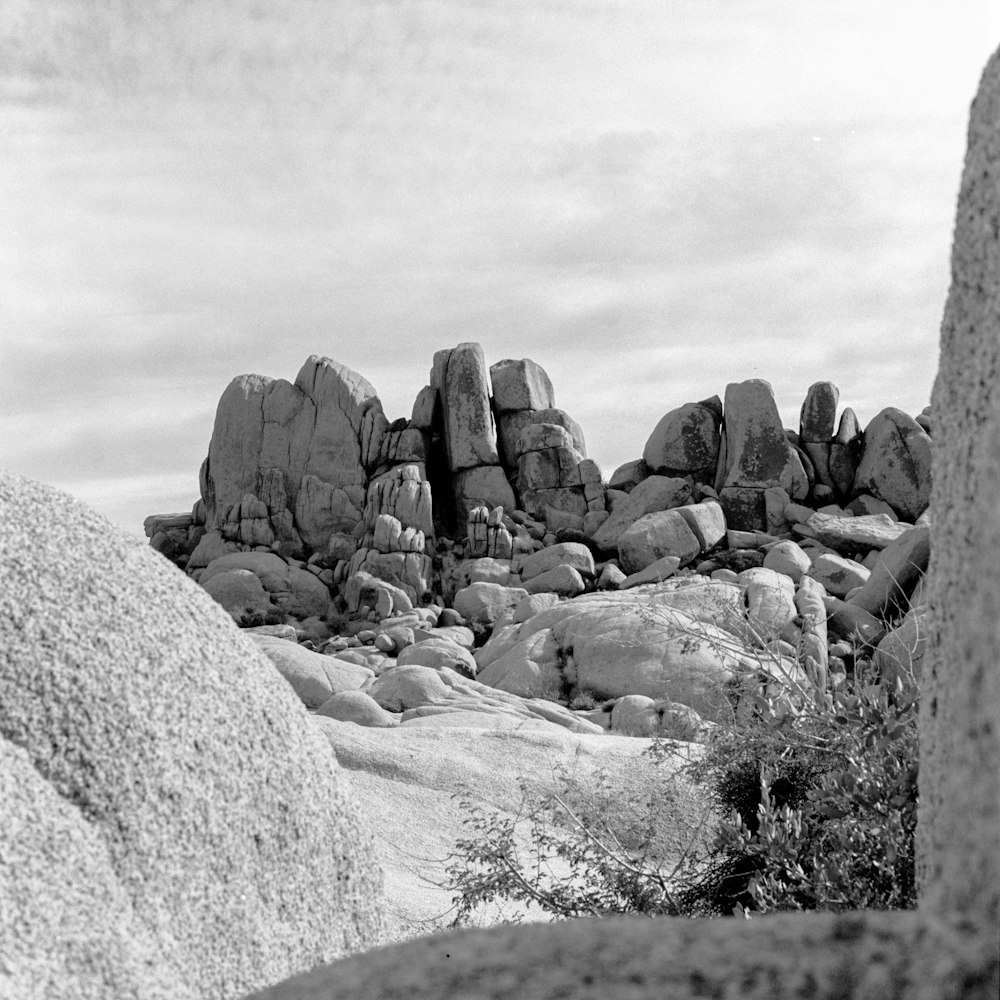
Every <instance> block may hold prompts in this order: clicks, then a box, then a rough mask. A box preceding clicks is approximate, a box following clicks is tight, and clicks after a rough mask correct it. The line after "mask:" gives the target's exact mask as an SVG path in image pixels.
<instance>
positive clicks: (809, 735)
mask: <svg viewBox="0 0 1000 1000" xmlns="http://www.w3.org/2000/svg"><path fill="white" fill-rule="evenodd" d="M872 680H873V679H872V678H870V677H866V676H864V674H863V673H862V674H859V675H858V676H855V677H853V678H851V679H850V680H848V681H847V682H846V683H845V684H843V685H842V686H841V687H839V688H838V689H836V690H835V691H834V692H832V696H831V698H830V699H829V702H828V703H827V704H826V705H824V706H822V707H820V708H811V709H809V710H807V711H804V712H801V713H799V714H796V715H792V716H789V715H788V714H784V713H782V714H779V713H776V712H774V711H773V710H772V704H771V703H770V702H765V703H764V704H763V705H762V706H761V711H760V712H759V714H758V715H757V716H756V717H754V718H753V719H752V720H750V721H748V722H746V723H745V724H743V725H734V726H732V727H721V728H720V729H719V730H718V731H716V733H715V734H714V737H713V739H712V741H711V743H710V744H709V746H708V749H707V752H706V754H705V756H704V758H703V759H702V760H701V761H699V762H697V763H696V764H694V765H693V767H692V773H693V775H694V776H695V777H696V778H698V779H700V780H701V781H702V782H703V783H704V785H705V786H706V787H707V789H708V790H709V794H710V795H711V796H712V798H713V801H714V803H715V804H716V806H717V807H718V808H719V810H720V811H721V812H722V813H723V815H724V816H725V817H726V818H725V819H724V821H723V822H722V823H721V824H720V827H719V830H718V836H717V839H716V844H715V846H714V849H713V851H712V852H711V854H710V856H709V857H708V858H706V859H705V866H704V868H703V869H702V871H701V873H700V874H699V876H698V878H696V880H695V882H694V884H693V885H691V886H689V887H688V888H687V890H686V891H685V893H684V897H683V898H684V901H685V905H687V906H689V907H690V908H691V909H692V910H693V911H697V912H706V913H729V912H733V911H734V910H735V911H736V912H743V913H747V912H750V911H758V912H769V911H774V910H853V909H867V908H877V909H906V908H910V907H913V906H914V905H915V903H916V886H915V877H914V871H915V869H914V833H915V830H916V806H917V718H916V715H917V713H916V696H915V693H912V692H911V693H908V694H904V693H903V692H902V691H901V690H899V689H895V690H893V691H889V690H888V689H887V688H886V687H885V686H884V685H882V684H879V683H872V682H871V681H872Z"/></svg>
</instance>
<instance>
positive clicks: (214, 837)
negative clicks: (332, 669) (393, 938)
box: [0, 474, 382, 1000]
mask: <svg viewBox="0 0 1000 1000" xmlns="http://www.w3.org/2000/svg"><path fill="white" fill-rule="evenodd" d="M0 511H2V517H0V566H2V570H3V576H4V580H5V581H6V585H5V587H4V589H3V593H2V594H0V649H2V653H0V755H2V759H3V761H4V764H3V771H4V777H3V779H2V782H0V783H2V784H3V787H4V788H5V789H8V790H10V791H11V796H10V797H9V798H8V796H7V794H6V793H5V794H4V797H3V801H4V822H3V823H2V824H0V898H2V900H3V905H2V906H0V939H2V940H3V963H2V968H0V992H3V993H4V994H5V995H9V996H17V997H19V998H25V1000H31V998H35V997H37V998H39V1000H41V998H42V997H53V996H60V997H102V998H104V997H107V996H108V995H110V993H114V995H116V996H118V995H122V996H126V995H135V996H140V997H146V996H161V995H165V994H169V995H174V996H182V997H183V996H190V997H204V996H212V997H219V998H225V997H231V998H234V1000H235V998H236V997H240V996H243V995H244V994H245V993H246V992H247V991H249V990H252V989H256V988H260V987H263V986H265V985H267V984H269V983H273V982H275V981H276V980H277V979H279V978H282V977H284V976H287V975H290V974H292V973H294V972H297V971H302V970H304V969H307V968H312V967H313V966H315V965H316V964H317V963H318V962H321V961H324V960H326V959H328V958H334V957H337V956H340V955H343V954H345V953H348V952H350V951H353V950H355V949H358V948H363V947H368V946H371V945H373V944H376V943H378V942H379V941H380V940H381V934H382V930H381V917H380V912H381V898H382V889H381V876H380V873H379V872H378V870H377V868H375V867H374V866H373V864H372V862H371V860H370V857H371V833H370V831H369V829H368V827H367V826H366V825H365V823H364V822H362V820H361V818H360V815H359V813H358V810H357V807H356V805H355V803H354V802H353V800H352V798H351V794H350V790H349V788H348V787H347V785H346V783H345V781H344V779H343V777H342V775H341V773H340V772H339V770H338V768H337V766H336V761H335V759H334V757H333V755H332V754H331V752H330V750H329V747H328V746H327V745H325V744H324V742H323V741H321V740H319V739H318V738H317V737H316V734H315V733H313V732H311V731H310V730H309V728H308V726H307V725H306V719H307V716H306V715H305V713H304V711H303V709H302V707H301V705H300V704H299V703H298V701H297V700H296V698H295V697H294V696H293V694H292V691H291V688H290V687H289V686H288V684H287V683H286V682H285V681H284V680H282V678H281V677H280V676H279V674H278V673H277V672H276V671H275V670H274V668H273V667H272V666H271V663H270V662H269V661H268V660H267V659H265V658H264V657H263V656H262V655H261V654H260V652H259V651H258V650H257V648H256V647H255V646H254V644H253V643H252V642H251V641H250V639H249V638H247V636H246V635H244V634H242V633H241V632H240V631H239V630H238V629H237V628H236V627H235V626H234V625H233V623H232V620H231V619H230V618H229V617H228V616H227V615H226V614H225V613H224V612H223V611H222V610H221V609H220V608H219V606H218V605H217V604H216V603H215V602H214V601H212V600H211V599H210V598H209V597H208V596H207V595H206V594H205V592H204V591H203V590H202V589H201V588H199V587H197V586H195V585H194V584H193V583H192V582H191V581H190V580H187V579H185V577H184V576H183V574H180V573H178V572H177V571H176V570H175V569H174V568H173V567H171V566H170V565H169V564H167V562H166V561H165V560H163V559H162V558H160V557H159V556H157V555H156V554H155V553H153V552H151V551H150V550H149V549H148V548H144V547H142V546H140V545H138V544H137V543H136V542H135V541H133V540H132V539H131V538H130V537H129V536H127V535H126V534H125V533H124V532H121V531H119V530H118V529H117V528H115V527H114V526H113V525H111V524H110V523H109V522H107V521H105V520H104V519H103V518H100V517H99V516H98V515H96V514H94V513H92V512H91V511H89V510H87V509H86V508H85V507H83V506H82V505H81V504H79V503H78V502H77V501H75V500H72V499H71V498H70V497H68V496H65V495H64V494H61V493H59V492H57V491H55V490H53V489H50V488H48V487H43V486H41V485H39V484H37V483H33V482H31V481H29V480H26V479H22V478H19V477H17V476H13V475H10V474H5V475H3V476H2V478H0ZM279 561H280V560H279ZM28 796H30V801H29V799H28ZM50 806H51V807H52V808H51V809H50V808H49V807H50ZM42 809H44V810H45V811H46V815H47V819H45V820H44V821H39V822H37V824H36V823H34V822H33V821H32V817H33V816H36V815H37V813H38V810H42ZM11 838H13V839H11ZM59 877H65V879H66V881H65V883H64V884H63V885H62V886H60V887H59V890H58V892H57V891H56V890H55V889H54V886H53V879H55V878H59ZM77 879H86V880H87V881H86V882H83V883H80V882H77ZM54 896H58V898H59V900H60V902H59V903H58V904H56V903H55V902H53V904H52V909H51V910H48V909H46V906H47V903H46V901H47V900H48V901H50V902H52V901H53V897H54ZM161 977H162V979H161ZM153 978H156V979H157V980H158V981H159V982H162V987H161V985H159V982H158V983H152V984H150V980H151V979H153ZM147 989H148V992H147Z"/></svg>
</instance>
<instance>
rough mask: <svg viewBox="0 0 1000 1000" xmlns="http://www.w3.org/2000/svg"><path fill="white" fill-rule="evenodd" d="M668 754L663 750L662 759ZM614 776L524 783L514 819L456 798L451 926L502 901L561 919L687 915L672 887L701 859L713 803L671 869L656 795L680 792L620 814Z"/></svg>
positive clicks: (449, 868)
mask: <svg viewBox="0 0 1000 1000" xmlns="http://www.w3.org/2000/svg"><path fill="white" fill-rule="evenodd" d="M669 752H670V751H669V750H668V749H667V748H665V747H664V748H662V749H661V755H662V756H661V758H660V759H661V760H665V759H666V756H667V755H668V754H669ZM613 782H614V778H613V776H609V775H608V774H606V773H600V774H598V775H596V776H594V777H592V778H590V779H589V780H587V781H586V782H584V781H582V780H581V779H579V778H577V777H575V776H573V775H571V774H569V773H567V772H565V771H562V772H560V773H559V774H558V781H557V785H558V787H559V790H558V791H553V792H548V793H537V792H535V791H533V790H532V789H530V788H529V787H528V786H527V784H526V783H523V782H522V784H521V809H520V812H519V813H518V814H517V815H516V816H509V815H504V814H501V813H497V812H496V811H495V810H492V809H489V808H487V807H484V806H482V805H480V804H479V803H477V802H475V801H474V800H473V799H472V797H471V796H470V795H469V794H467V793H460V794H458V795H456V796H455V798H456V801H457V803H458V805H459V807H460V809H461V810H462V811H463V813H464V814H465V817H464V826H465V831H466V833H465V836H464V837H462V838H460V839H459V841H458V842H457V843H456V845H455V847H454V850H453V851H452V853H451V854H450V856H449V858H448V860H447V862H446V866H445V868H446V872H447V877H448V881H447V886H448V888H450V889H451V890H452V892H453V903H454V919H453V921H452V924H453V926H460V925H462V924H465V923H467V922H468V921H470V920H471V919H472V918H473V915H474V913H475V911H476V910H477V909H478V907H479V906H480V905H481V904H484V903H494V902H498V901H501V900H512V901H515V902H517V903H521V904H529V905H533V906H534V907H537V908H539V909H541V910H542V911H544V912H546V913H548V914H550V915H552V916H554V917H557V918H565V917H582V916H606V915H609V914H614V913H641V914H646V915H649V916H655V915H658V914H679V913H681V912H682V911H681V909H680V907H679V905H678V903H677V900H676V899H675V896H674V887H675V885H676V884H678V883H683V882H685V881H686V880H687V879H688V878H689V877H690V876H689V872H690V871H691V870H692V869H693V867H694V866H696V865H697V863H698V857H699V854H700V849H699V847H698V845H699V843H700V842H702V841H703V840H704V830H703V826H704V822H705V818H706V816H707V813H708V810H707V809H706V810H705V814H706V815H705V816H702V817H700V818H699V820H698V821H697V822H696V823H694V824H693V825H692V826H691V827H690V828H689V829H688V830H686V831H684V833H685V835H686V838H687V839H686V842H685V845H684V847H683V849H682V850H681V852H680V857H679V858H678V859H677V860H675V861H674V863H673V864H672V865H671V867H670V869H669V870H665V869H664V868H663V867H662V862H661V855H662V853H663V852H662V848H661V847H660V846H659V845H658V844H657V830H656V827H655V816H656V815H657V808H656V801H655V800H657V799H659V800H661V801H662V799H663V798H664V796H667V797H672V795H673V791H672V790H671V789H669V788H666V789H665V788H664V787H663V786H662V785H661V786H658V787H656V788H651V789H650V790H649V796H648V799H647V801H646V802H645V803H635V804H634V805H635V807H636V808H634V809H632V810H629V811H628V812H627V814H623V812H622V810H621V808H620V796H615V794H614V793H613V791H612V786H613ZM616 803H617V807H616ZM519 834H520V835H519Z"/></svg>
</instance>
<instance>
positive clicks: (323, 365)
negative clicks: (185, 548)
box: [202, 356, 387, 547]
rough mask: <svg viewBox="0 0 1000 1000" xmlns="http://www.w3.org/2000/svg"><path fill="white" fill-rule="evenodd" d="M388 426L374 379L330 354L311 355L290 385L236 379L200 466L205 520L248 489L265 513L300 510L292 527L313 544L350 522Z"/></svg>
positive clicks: (223, 514)
mask: <svg viewBox="0 0 1000 1000" xmlns="http://www.w3.org/2000/svg"><path fill="white" fill-rule="evenodd" d="M386 425H387V421H386V419H385V417H384V415H383V414H382V407H381V404H380V402H379V400H378V397H377V395H376V393H375V390H374V389H373V388H372V386H371V385H370V384H369V383H368V382H367V381H366V380H365V379H363V378H362V377H361V376H360V375H358V374H357V373H355V372H353V371H351V370H350V369H349V368H347V367H345V366H344V365H340V364H338V363H337V362H335V361H331V360H330V359H329V358H321V357H317V356H313V357H310V358H309V359H308V360H307V361H306V363H305V364H304V365H303V366H302V369H301V370H300V371H299V374H298V376H297V377H296V379H295V382H294V384H293V383H289V382H286V381H284V380H283V379H271V378H265V377H262V376H259V375H243V376H240V377H239V378H237V379H234V380H233V382H232V383H230V385H229V388H228V389H226V391H225V392H224V393H223V395H222V398H221V399H220V400H219V406H218V410H217V412H216V418H215V427H214V429H213V431H212V443H211V445H210V447H209V452H208V459H207V461H206V464H205V467H204V469H203V475H202V497H203V499H204V501H205V508H206V520H207V526H208V529H209V530H212V529H215V528H218V527H219V526H221V525H222V524H224V523H225V522H226V521H227V519H228V515H229V513H230V511H231V510H232V508H233V507H234V506H236V505H239V504H241V503H242V501H243V500H244V498H245V497H247V496H249V497H251V498H259V499H260V501H261V502H262V505H263V510H264V511H266V512H267V514H268V518H269V519H270V518H271V516H272V515H273V517H274V518H275V519H277V520H279V521H280V519H281V517H282V514H283V512H294V530H295V532H297V534H298V535H299V536H300V537H301V538H302V540H303V541H305V543H306V544H307V545H311V546H312V547H319V546H320V545H322V544H325V541H326V538H328V537H329V534H330V532H331V531H334V530H346V531H350V530H351V528H353V527H354V525H355V524H356V523H357V521H358V520H359V518H360V513H361V507H362V505H363V502H364V488H365V485H366V483H367V474H368V471H369V470H370V469H371V468H372V467H373V465H374V462H375V461H376V460H377V456H378V448H379V443H380V440H381V436H382V433H383V432H384V429H385V426H386ZM275 470H277V471H275ZM268 501H269V502H268ZM231 523H232V522H231ZM277 527H278V526H277V525H272V530H275V533H276V534H279V533H280V532H279V531H278V530H276V529H277Z"/></svg>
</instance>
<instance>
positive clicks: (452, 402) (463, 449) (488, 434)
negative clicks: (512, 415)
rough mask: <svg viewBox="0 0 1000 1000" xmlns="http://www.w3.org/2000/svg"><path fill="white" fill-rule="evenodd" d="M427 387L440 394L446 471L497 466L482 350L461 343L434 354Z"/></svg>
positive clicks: (497, 459)
mask: <svg viewBox="0 0 1000 1000" xmlns="http://www.w3.org/2000/svg"><path fill="white" fill-rule="evenodd" d="M431 385H433V386H434V387H435V388H436V389H437V390H438V392H439V394H440V399H441V406H442V414H443V417H444V433H445V447H446V449H447V455H448V468H449V469H450V471H451V472H453V473H455V472H461V471H462V470H464V469H475V468H478V467H479V466H484V465H499V464H500V455H499V453H498V452H497V436H496V427H495V426H494V423H493V410H492V408H491V406H490V377H489V374H488V372H487V371H486V359H485V356H484V355H483V349H482V347H481V346H480V345H479V344H474V343H465V344H459V345H458V346H457V347H453V348H450V349H448V350H443V351H438V352H437V353H436V354H435V355H434V366H433V368H432V370H431Z"/></svg>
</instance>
